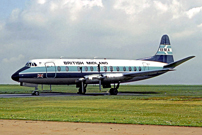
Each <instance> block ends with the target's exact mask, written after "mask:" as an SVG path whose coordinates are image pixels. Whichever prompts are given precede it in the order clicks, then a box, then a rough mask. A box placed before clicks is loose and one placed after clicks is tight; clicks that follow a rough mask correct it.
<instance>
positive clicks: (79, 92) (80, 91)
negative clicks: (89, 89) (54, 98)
mask: <svg viewBox="0 0 202 135" xmlns="http://www.w3.org/2000/svg"><path fill="white" fill-rule="evenodd" d="M85 93H86V89H84V92H82V89H81V88H79V91H78V92H77V94H85Z"/></svg>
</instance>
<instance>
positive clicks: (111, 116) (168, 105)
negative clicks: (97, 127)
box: [0, 85, 202, 127]
mask: <svg viewBox="0 0 202 135" xmlns="http://www.w3.org/2000/svg"><path fill="white" fill-rule="evenodd" d="M48 88H49V87H48V86H44V89H48ZM52 90H53V92H73V93H76V92H77V89H76V88H75V86H52ZM32 91H33V88H26V87H20V86H17V85H0V93H24V92H25V93H31V92H32ZM105 91H106V90H105V89H104V90H103V91H102V92H105ZM87 92H93V93H95V92H99V91H98V86H96V87H95V86H88V89H87ZM119 92H125V93H135V94H136V95H131V96H128V95H127V96H119V95H117V96H108V95H106V96H65V97H32V98H0V119H23V120H50V121H69V122H103V123H126V124H151V125H177V126H198V127H202V117H201V114H202V86H201V85H191V86H190V85H137V86H136V85H122V86H121V87H120V89H119Z"/></svg>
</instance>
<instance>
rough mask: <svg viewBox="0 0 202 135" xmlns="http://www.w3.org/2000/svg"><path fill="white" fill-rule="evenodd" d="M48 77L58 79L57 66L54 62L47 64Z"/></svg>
mask: <svg viewBox="0 0 202 135" xmlns="http://www.w3.org/2000/svg"><path fill="white" fill-rule="evenodd" d="M45 66H46V77H47V78H55V77H56V66H55V63H54V62H46V63H45Z"/></svg>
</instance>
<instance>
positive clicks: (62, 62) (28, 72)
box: [11, 35, 195, 95]
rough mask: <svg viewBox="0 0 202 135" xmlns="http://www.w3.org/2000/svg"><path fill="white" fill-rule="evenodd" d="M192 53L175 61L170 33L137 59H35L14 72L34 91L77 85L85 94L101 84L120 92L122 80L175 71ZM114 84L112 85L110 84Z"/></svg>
mask: <svg viewBox="0 0 202 135" xmlns="http://www.w3.org/2000/svg"><path fill="white" fill-rule="evenodd" d="M193 57H195V56H189V57H186V58H183V59H181V60H178V61H174V58H173V52H172V48H171V44H170V40H169V37H168V36H167V35H163V36H162V38H161V41H160V45H159V48H158V50H157V52H156V54H155V55H154V56H152V57H148V58H142V59H137V60H121V59H33V60H30V61H28V62H27V63H26V65H25V66H24V67H22V68H21V69H19V70H18V71H17V72H15V73H14V74H13V75H12V77H11V78H12V79H13V80H15V81H17V82H19V83H20V85H21V86H32V85H33V86H34V87H36V88H35V91H33V93H32V94H33V95H39V91H38V90H37V86H38V84H49V85H64V84H66V85H73V84H74V85H76V87H77V88H78V94H85V93H86V88H87V85H88V84H99V89H100V90H101V87H103V88H110V90H109V94H111V95H117V93H118V88H119V85H120V83H127V82H134V81H140V80H144V79H149V78H152V77H156V76H159V75H162V74H164V73H166V72H169V71H173V70H174V68H175V67H177V66H178V65H180V64H182V63H183V62H185V61H187V60H189V59H192V58H193ZM111 85H112V86H111Z"/></svg>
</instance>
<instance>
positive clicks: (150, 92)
mask: <svg viewBox="0 0 202 135" xmlns="http://www.w3.org/2000/svg"><path fill="white" fill-rule="evenodd" d="M119 93H122V94H159V92H152V91H144V92H142V91H135V92H131V91H124V92H119Z"/></svg>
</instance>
